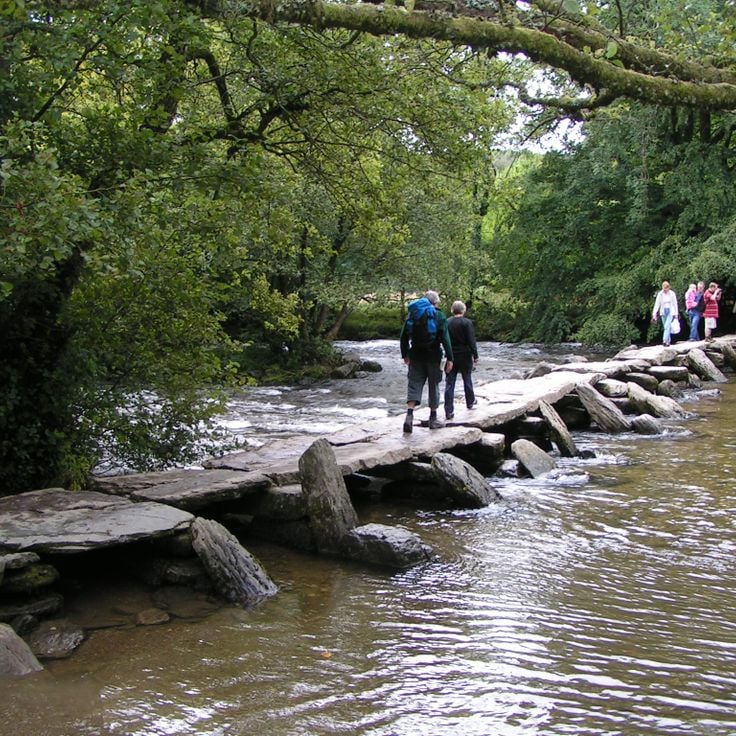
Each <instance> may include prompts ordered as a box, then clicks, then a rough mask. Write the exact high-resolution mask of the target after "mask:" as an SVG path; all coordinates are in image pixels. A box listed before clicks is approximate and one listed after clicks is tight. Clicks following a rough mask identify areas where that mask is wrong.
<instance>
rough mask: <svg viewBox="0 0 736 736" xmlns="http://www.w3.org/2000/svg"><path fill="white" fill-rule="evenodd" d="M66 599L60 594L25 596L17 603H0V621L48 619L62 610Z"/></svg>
mask: <svg viewBox="0 0 736 736" xmlns="http://www.w3.org/2000/svg"><path fill="white" fill-rule="evenodd" d="M63 605H64V598H63V597H62V595H61V594H60V593H49V594H48V595H42V596H33V597H30V598H26V597H25V596H24V597H23V598H22V599H20V600H17V601H2V602H1V603H0V621H12V620H13V619H15V618H16V617H17V616H26V615H29V616H36V617H37V618H48V617H49V616H53V615H55V614H56V613H58V612H59V611H60V610H61V607H62V606H63Z"/></svg>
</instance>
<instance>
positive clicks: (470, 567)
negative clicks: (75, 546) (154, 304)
mask: <svg viewBox="0 0 736 736" xmlns="http://www.w3.org/2000/svg"><path fill="white" fill-rule="evenodd" d="M382 349H383V347H380V350H382ZM488 349H490V348H488ZM503 349H506V348H503ZM529 349H530V350H533V348H529ZM376 350H377V351H379V347H377V348H376ZM500 350H501V348H499V351H500ZM508 350H509V351H513V350H514V348H511V347H509V348H508ZM523 350H526V348H524V349H523ZM514 355H515V358H516V364H517V367H523V364H524V363H525V362H526V361H527V355H526V354H525V355H524V356H520V354H519V353H518V352H517V353H515V354H514ZM539 359H540V356H539V354H535V353H532V354H530V355H528V360H529V361H530V362H531V364H533V363H534V362H536V361H538V360H539ZM511 362H512V361H509V363H511ZM483 369H485V370H488V371H489V372H490V371H491V370H492V368H491V362H490V361H486V365H485V366H484V368H483ZM391 370H392V371H393V369H391ZM395 373H396V375H395V377H394V378H392V377H391V375H392V374H391V371H389V372H388V373H386V374H377V375H376V376H371V377H369V378H368V379H366V383H361V382H360V381H358V382H343V384H341V385H339V386H336V387H334V388H335V392H332V393H327V391H329V390H330V388H331V387H330V385H326V386H324V387H323V388H324V389H326V391H325V392H322V393H318V394H315V396H317V397H321V400H322V399H323V400H324V401H323V403H321V404H320V406H321V407H322V408H325V407H327V409H326V410H325V411H321V410H320V409H318V408H316V407H314V406H312V405H309V406H304V408H305V412H304V413H303V414H300V413H298V412H296V413H294V414H292V416H294V417H296V419H295V421H296V422H297V423H299V422H302V421H303V420H304V417H305V416H308V415H309V414H310V412H313V413H314V415H315V416H316V417H317V418H318V419H319V420H320V421H322V420H323V421H324V423H325V424H330V425H332V424H337V425H340V424H341V420H340V416H341V415H340V411H339V410H337V409H336V410H335V411H334V412H333V411H331V410H330V409H329V407H342V408H343V409H344V408H345V406H346V405H352V403H351V402H353V401H355V402H356V404H358V403H359V399H361V396H360V395H359V392H358V389H360V391H361V392H362V394H363V397H364V396H366V395H368V396H371V397H373V398H371V399H370V402H371V403H372V405H371V406H368V407H366V408H365V411H366V412H371V411H374V410H381V411H384V412H385V413H394V412H395V411H400V408H401V405H402V403H403V398H402V388H401V381H402V380H403V369H401V368H400V367H399V366H397V367H396V370H395ZM478 375H479V379H480V377H481V374H480V371H479V374H478ZM496 377H501V376H496ZM361 380H362V379H361ZM481 380H482V379H481ZM394 381H398V383H393V382H394ZM371 382H372V383H371ZM368 383H370V385H371V388H370V391H367V390H364V388H365V386H366V385H368ZM381 387H383V391H382V389H381ZM721 390H722V395H721V397H720V398H703V399H697V398H691V399H690V400H689V401H687V402H686V404H685V406H686V408H688V409H689V410H690V411H692V412H693V417H692V418H691V419H689V420H686V421H684V422H683V421H680V422H676V423H673V424H671V425H670V426H669V428H668V432H667V434H665V435H663V436H659V437H653V438H642V437H639V436H634V435H631V436H617V437H610V436H605V435H601V434H595V433H583V434H575V439H576V441H577V442H578V444H579V445H580V446H584V447H591V448H594V449H595V450H596V451H597V453H598V457H597V458H596V459H594V460H588V461H579V460H575V461H565V462H564V465H566V466H569V467H570V469H571V471H575V473H571V475H570V476H568V477H566V478H563V479H561V480H558V481H554V482H552V481H543V480H538V481H532V480H527V481H519V480H514V481H511V480H506V481H494V483H497V487H498V489H499V491H500V493H501V494H502V495H503V496H504V499H505V500H504V502H503V503H501V504H498V505H494V506H492V507H489V508H486V509H482V510H473V511H454V512H453V511H445V510H442V511H438V510H431V509H424V510H422V509H417V508H416V507H415V506H412V505H392V506H387V505H384V504H368V505H363V506H360V507H359V512H360V516H361V521H381V522H385V523H392V524H403V525H405V526H407V527H408V528H410V529H412V530H413V531H415V532H417V533H418V534H419V535H420V536H421V537H422V538H423V539H424V540H425V541H426V542H428V543H429V544H431V545H432V547H433V548H434V550H435V552H436V553H437V559H436V561H434V562H432V563H429V564H427V565H424V566H421V567H418V568H414V569H412V570H409V571H404V572H398V573H391V572H384V571H380V570H375V569H369V568H365V567H362V566H358V565H351V564H346V563H343V562H336V561H331V560H325V559H321V558H319V557H313V556H308V555H303V554H298V553H294V552H290V551H288V550H283V549H281V548H276V547H272V546H269V545H265V544H252V543H250V542H248V541H247V540H244V541H245V543H246V545H247V546H248V547H249V549H251V550H252V551H253V552H254V553H255V554H257V555H258V557H259V558H260V560H261V562H262V563H263V564H264V566H265V567H266V569H267V570H268V571H269V573H270V574H271V576H272V577H273V578H274V579H275V580H276V582H277V583H278V584H279V586H280V588H281V590H280V592H279V594H278V595H277V596H275V597H274V598H272V599H271V600H269V601H267V602H265V603H263V604H262V605H260V606H258V607H256V608H254V609H252V610H240V609H237V608H233V607H222V608H219V609H218V610H216V611H215V612H212V613H209V615H206V616H197V615H196V613H197V612H196V611H195V612H194V614H192V615H194V616H195V617H193V618H184V617H179V618H174V619H173V620H172V622H171V623H169V624H165V625H162V626H156V627H149V628H146V627H137V628H124V629H100V630H97V631H94V632H92V634H91V636H90V638H89V639H88V640H87V641H86V642H85V643H84V644H83V645H82V646H81V648H80V649H79V651H78V652H77V653H76V654H75V655H74V656H73V657H72V658H71V659H69V660H66V661H59V662H51V663H48V666H47V670H46V671H45V672H43V673H39V674H38V675H32V676H29V677H26V678H22V679H20V680H10V681H8V680H5V681H0V716H2V719H1V720H0V723H3V724H6V725H5V726H0V731H2V733H7V734H11V733H12V734H14V735H17V736H30V735H31V734H33V735H34V736H35V735H36V734H49V736H54V735H59V736H61V735H63V736H67V735H68V736H71V735H72V734H84V735H86V734H119V735H123V734H125V735H132V734H136V735H140V736H143V735H145V736H153V735H154V734H155V735H158V734H161V735H164V734H198V735H199V734H211V735H213V736H214V735H223V736H225V735H227V736H236V735H238V736H240V735H241V734H243V735H245V734H254V733H255V734H269V735H274V736H279V735H284V736H287V735H288V736H301V735H305V736H306V735H307V734H310V735H311V734H366V735H368V734H370V735H375V736H379V735H380V736H389V735H395V736H409V735H412V736H413V735H414V734H458V735H460V734H463V735H475V734H478V735H481V734H483V735H487V734H501V735H508V736H517V735H522V734H523V735H532V734H534V735H537V734H538V735H542V734H544V735H545V736H546V735H547V734H559V735H562V734H575V735H578V736H581V735H586V736H587V735H589V734H626V735H628V734H631V735H632V736H633V735H634V734H637V735H639V734H668V735H670V734H709V735H710V734H716V735H721V734H723V735H725V734H734V733H736V695H735V693H736V674H735V673H734V666H733V662H734V661H736V595H735V594H736V563H735V562H734V551H735V549H736V536H735V535H734V524H735V522H734V519H736V490H735V489H734V474H735V473H736V458H735V457H734V447H736V420H735V419H734V415H733V412H732V411H731V410H730V407H732V406H733V405H734V402H735V401H736V384H734V383H729V384H727V385H725V386H723V387H721ZM296 391H297V392H298V391H303V392H305V394H304V395H307V394H308V392H309V391H312V392H314V388H312V389H299V390H296ZM340 392H342V395H340ZM397 394H398V395H397ZM289 396H290V398H292V397H293V398H294V404H293V405H294V406H295V407H298V406H300V405H301V403H302V397H301V396H300V395H295V393H294V392H293V391H292V392H289ZM247 400H248V399H247V397H243V398H242V401H244V402H245V401H247ZM310 400H311V399H310ZM235 411H237V410H234V412H235ZM292 411H294V410H292ZM231 418H232V420H233V421H236V420H237V416H235V413H234V414H233V415H232V417H231ZM251 419H252V418H251V417H248V416H247V415H244V416H243V417H242V422H243V425H244V424H245V423H246V422H250V421H251ZM348 421H350V419H348ZM304 423H305V424H307V423H308V422H307V421H306V420H305V421H304ZM251 426H252V424H251ZM240 430H241V431H243V432H245V434H246V435H248V432H251V430H250V429H249V428H247V427H244V426H241V427H240ZM301 431H303V430H301ZM248 436H251V437H252V438H253V440H254V441H257V439H258V437H257V434H256V433H255V432H254V431H252V432H251V434H250V435H248ZM580 472H584V473H585V474H586V476H584V477H582V478H581V476H580ZM146 595H147V594H146V593H145V591H142V590H139V589H136V588H130V589H128V588H123V587H121V588H117V589H115V590H112V591H110V590H97V591H93V592H92V593H89V592H87V593H85V596H86V597H85V598H84V600H81V601H79V602H78V603H79V604H80V605H81V604H84V605H82V606H81V607H82V609H84V607H85V606H86V607H87V608H88V607H89V606H94V605H97V606H99V607H100V608H101V609H103V608H104V609H110V610H112V609H116V610H117V615H120V616H122V617H123V618H125V615H126V614H128V613H129V612H130V611H133V610H136V608H138V609H140V608H144V607H146V606H147V605H150V601H147V600H146ZM69 605H70V607H71V608H72V609H73V610H75V611H78V610H80V609H79V608H78V606H77V605H76V603H75V601H69ZM189 614H191V609H186V608H182V609H181V616H187V615H189ZM8 724H10V725H8Z"/></svg>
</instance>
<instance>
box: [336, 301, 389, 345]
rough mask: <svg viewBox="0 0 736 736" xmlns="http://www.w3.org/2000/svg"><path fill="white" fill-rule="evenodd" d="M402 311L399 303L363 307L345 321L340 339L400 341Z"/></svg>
mask: <svg viewBox="0 0 736 736" xmlns="http://www.w3.org/2000/svg"><path fill="white" fill-rule="evenodd" d="M402 311H403V310H402V308H401V305H400V304H398V303H397V304H394V305H391V306H377V305H372V304H370V305H362V306H360V307H358V308H356V309H355V310H354V311H353V312H352V314H351V315H350V316H349V317H348V318H347V319H346V320H345V323H344V324H343V326H342V328H341V329H340V339H341V340H380V339H385V340H391V339H398V337H399V334H400V332H401V326H402V324H403V314H402Z"/></svg>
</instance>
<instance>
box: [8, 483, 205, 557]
mask: <svg viewBox="0 0 736 736" xmlns="http://www.w3.org/2000/svg"><path fill="white" fill-rule="evenodd" d="M193 518H194V517H193V516H192V515H191V514H190V513H188V512H186V511H182V510H181V509H177V508H174V507H173V506H167V505H164V504H161V503H151V502H143V503H135V502H133V501H129V500H128V499H126V498H120V497H117V496H109V495H107V494H104V493H98V492H97V491H66V490H64V489H62V488H46V489H44V490H40V491H29V492H28V493H20V494H18V495H17V496H6V497H5V498H0V549H6V550H15V551H19V550H35V551H41V552H50V553H65V552H83V551H86V550H90V549H96V548H102V547H112V546H115V545H119V544H126V543H128V542H134V541H137V540H140V539H153V538H157V537H164V536H167V535H169V534H173V533H175V532H179V531H182V530H184V529H188V528H189V526H190V524H191V523H192V520H193Z"/></svg>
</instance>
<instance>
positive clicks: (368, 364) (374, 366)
mask: <svg viewBox="0 0 736 736" xmlns="http://www.w3.org/2000/svg"><path fill="white" fill-rule="evenodd" d="M360 370H361V371H365V372H366V373H380V372H381V371H382V370H383V366H382V365H381V364H380V363H379V362H378V361H377V360H361V361H360Z"/></svg>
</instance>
